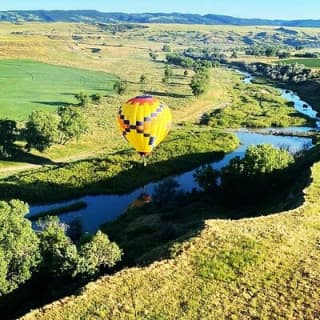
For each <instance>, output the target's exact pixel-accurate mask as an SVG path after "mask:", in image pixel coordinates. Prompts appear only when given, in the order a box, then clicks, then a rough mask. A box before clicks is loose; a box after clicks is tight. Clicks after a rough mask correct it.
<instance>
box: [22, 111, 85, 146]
mask: <svg viewBox="0 0 320 320" xmlns="http://www.w3.org/2000/svg"><path fill="white" fill-rule="evenodd" d="M87 129H88V126H87V122H86V120H85V118H84V116H83V113H82V112H81V110H79V109H78V108H76V107H59V108H58V110H57V112H56V113H50V112H45V111H33V112H32V113H31V115H30V116H29V119H28V121H27V123H26V127H25V128H24V129H23V131H22V137H23V138H24V140H25V141H26V142H27V144H26V149H27V150H28V151H30V150H31V148H35V149H37V150H38V151H41V152H43V151H44V150H46V149H47V148H49V147H50V146H52V145H53V144H66V143H67V142H68V141H70V140H72V139H78V138H79V137H80V136H81V134H83V133H85V132H86V131H87Z"/></svg>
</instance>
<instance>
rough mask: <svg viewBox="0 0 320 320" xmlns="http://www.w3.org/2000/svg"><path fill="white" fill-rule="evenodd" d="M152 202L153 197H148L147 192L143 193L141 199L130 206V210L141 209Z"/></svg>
mask: <svg viewBox="0 0 320 320" xmlns="http://www.w3.org/2000/svg"><path fill="white" fill-rule="evenodd" d="M150 202H152V197H151V196H150V195H148V194H147V193H146V192H144V191H143V192H142V193H141V194H140V195H139V197H138V198H137V199H135V200H134V201H133V202H132V203H131V205H130V207H129V208H130V209H133V208H141V207H143V206H144V205H145V204H147V203H150Z"/></svg>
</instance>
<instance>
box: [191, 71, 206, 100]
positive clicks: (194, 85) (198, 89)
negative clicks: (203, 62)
mask: <svg viewBox="0 0 320 320" xmlns="http://www.w3.org/2000/svg"><path fill="white" fill-rule="evenodd" d="M209 83H210V75H209V71H208V69H207V68H202V69H200V70H198V71H197V72H196V73H195V75H194V76H193V77H192V79H191V83H190V88H191V90H192V94H193V95H194V96H195V97H199V96H200V95H202V94H204V93H205V92H206V91H207V90H208V88H209Z"/></svg>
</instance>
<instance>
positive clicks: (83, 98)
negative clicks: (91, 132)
mask: <svg viewBox="0 0 320 320" xmlns="http://www.w3.org/2000/svg"><path fill="white" fill-rule="evenodd" d="M74 96H75V98H76V99H77V100H78V101H79V103H78V106H80V107H87V106H88V104H89V96H88V95H87V94H86V93H84V92H83V91H81V92H80V93H79V94H75V95H74Z"/></svg>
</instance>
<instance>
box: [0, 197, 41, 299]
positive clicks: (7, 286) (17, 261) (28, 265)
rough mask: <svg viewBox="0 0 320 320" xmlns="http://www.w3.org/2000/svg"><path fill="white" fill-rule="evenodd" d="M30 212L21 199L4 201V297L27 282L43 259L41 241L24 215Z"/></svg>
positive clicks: (0, 275) (0, 217) (0, 233)
mask: <svg viewBox="0 0 320 320" xmlns="http://www.w3.org/2000/svg"><path fill="white" fill-rule="evenodd" d="M28 211H29V209H28V206H27V204H25V203H24V202H21V201H19V200H12V201H10V202H3V201H1V202H0V225H1V228H0V296H1V295H4V294H7V293H9V292H11V291H13V290H14V289H16V288H18V286H19V285H20V284H22V283H24V282H25V281H27V280H28V279H29V278H30V277H31V275H32V272H33V270H34V269H35V268H36V266H37V265H38V263H39V261H40V254H39V240H38V238H37V235H36V234H35V232H34V231H33V230H32V225H31V222H30V221H29V220H28V219H26V218H25V217H24V216H25V215H26V214H27V213H28Z"/></svg>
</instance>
